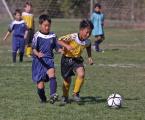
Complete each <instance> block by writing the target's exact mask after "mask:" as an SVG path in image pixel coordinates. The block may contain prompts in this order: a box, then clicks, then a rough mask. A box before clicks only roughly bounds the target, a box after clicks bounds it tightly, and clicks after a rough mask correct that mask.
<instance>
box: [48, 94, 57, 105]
mask: <svg viewBox="0 0 145 120" xmlns="http://www.w3.org/2000/svg"><path fill="white" fill-rule="evenodd" d="M57 100H58V94H54V95H52V96H51V97H50V99H49V102H50V103H51V104H54V103H55V102H56V101H57Z"/></svg>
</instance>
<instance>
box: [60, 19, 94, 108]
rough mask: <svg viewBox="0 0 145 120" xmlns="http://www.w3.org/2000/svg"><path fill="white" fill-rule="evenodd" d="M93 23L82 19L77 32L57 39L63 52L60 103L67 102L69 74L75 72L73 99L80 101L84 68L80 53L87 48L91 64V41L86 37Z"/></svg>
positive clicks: (71, 74)
mask: <svg viewBox="0 0 145 120" xmlns="http://www.w3.org/2000/svg"><path fill="white" fill-rule="evenodd" d="M92 29H93V24H92V23H91V21H90V20H87V19H86V20H82V21H81V22H80V30H79V33H72V34H68V35H66V36H62V37H60V38H59V40H58V44H59V45H61V46H62V47H63V50H64V53H63V55H62V58H61V75H62V77H63V79H64V81H63V96H62V100H61V101H62V102H61V105H65V104H67V103H68V102H69V99H68V96H69V94H68V93H69V87H70V83H71V76H73V75H75V74H76V80H75V86H74V90H73V100H74V101H75V102H80V101H81V99H80V96H79V92H80V89H81V87H82V85H83V82H84V76H85V69H84V65H83V58H82V57H81V54H82V52H83V50H84V49H86V50H87V55H88V63H89V64H90V65H92V64H93V60H92V57H91V41H90V40H89V39H88V38H89V37H90V35H91V32H92Z"/></svg>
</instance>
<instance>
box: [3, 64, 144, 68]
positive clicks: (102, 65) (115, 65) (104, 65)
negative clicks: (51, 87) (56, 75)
mask: <svg viewBox="0 0 145 120" xmlns="http://www.w3.org/2000/svg"><path fill="white" fill-rule="evenodd" d="M84 65H85V66H89V65H87V64H84ZM31 66H32V64H31V63H22V64H21V63H9V64H4V65H0V67H31ZM55 66H56V67H60V64H55ZM91 67H110V68H145V64H143V65H142V64H117V63H116V64H94V65H92V66H91Z"/></svg>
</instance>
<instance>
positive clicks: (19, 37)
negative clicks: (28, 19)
mask: <svg viewBox="0 0 145 120" xmlns="http://www.w3.org/2000/svg"><path fill="white" fill-rule="evenodd" d="M14 17H15V20H14V21H12V23H11V24H10V26H9V28H8V32H7V33H6V35H5V37H4V38H3V40H4V41H5V40H6V39H7V37H8V36H9V35H10V34H11V32H13V36H12V56H13V62H14V63H15V62H16V55H17V51H18V50H19V55H20V59H19V61H20V62H22V61H23V56H24V48H25V39H26V37H27V33H28V31H27V26H26V24H25V22H24V21H23V20H22V16H21V11H20V10H19V9H16V10H15V13H14Z"/></svg>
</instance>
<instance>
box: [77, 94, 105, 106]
mask: <svg viewBox="0 0 145 120" xmlns="http://www.w3.org/2000/svg"><path fill="white" fill-rule="evenodd" d="M104 102H106V99H104V98H102V97H100V96H86V97H81V102H78V105H85V104H97V103H104Z"/></svg>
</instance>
